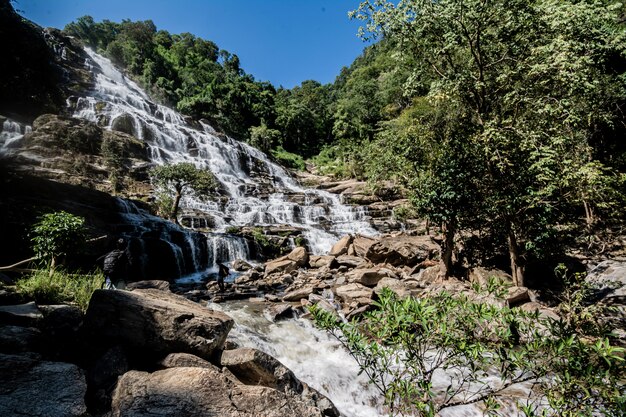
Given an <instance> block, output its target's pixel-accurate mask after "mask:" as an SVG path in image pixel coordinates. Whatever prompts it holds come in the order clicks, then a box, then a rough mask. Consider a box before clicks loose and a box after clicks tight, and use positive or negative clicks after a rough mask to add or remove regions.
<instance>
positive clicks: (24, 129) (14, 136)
mask: <svg viewBox="0 0 626 417" xmlns="http://www.w3.org/2000/svg"><path fill="white" fill-rule="evenodd" d="M31 130H32V128H31V127H30V126H28V125H23V124H21V123H18V122H16V121H14V120H11V119H6V120H5V121H4V122H3V123H2V129H0V154H2V153H7V152H10V149H11V148H13V147H15V146H19V141H20V139H22V138H23V137H24V135H25V134H27V133H30V132H31Z"/></svg>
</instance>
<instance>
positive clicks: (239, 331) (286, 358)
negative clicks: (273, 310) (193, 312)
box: [210, 303, 386, 417]
mask: <svg viewBox="0 0 626 417" xmlns="http://www.w3.org/2000/svg"><path fill="white" fill-rule="evenodd" d="M210 307H211V308H212V309H215V310H222V311H225V312H227V313H228V315H229V316H231V317H232V318H233V319H234V320H235V322H236V324H235V327H234V328H233V330H231V332H230V334H229V338H230V339H231V340H233V341H235V342H236V343H237V344H239V345H240V346H242V347H253V348H256V349H259V350H261V351H263V352H265V353H268V354H269V355H271V356H273V357H275V358H276V359H278V360H279V361H280V362H281V363H282V364H283V365H285V366H287V367H288V368H289V369H291V370H292V371H293V373H294V374H295V375H296V376H297V377H298V379H300V380H301V381H303V382H306V383H307V384H309V385H310V386H311V387H313V388H315V389H316V390H318V391H319V392H321V393H322V394H324V395H326V396H327V397H328V398H330V399H331V401H332V402H333V404H335V406H336V407H337V409H338V410H339V411H340V412H341V413H342V414H343V415H344V416H346V417H382V416H386V414H385V413H384V412H383V411H382V409H381V408H380V407H379V406H378V405H377V403H378V402H379V401H378V400H379V399H380V394H378V392H377V391H376V389H375V388H374V387H373V386H372V385H370V384H368V381H367V378H366V376H365V375H364V374H361V375H358V373H359V367H358V365H357V363H356V362H355V361H354V359H353V358H352V357H351V356H350V355H349V354H348V353H347V352H346V351H345V350H344V349H343V348H342V346H341V345H340V344H339V342H337V341H336V340H335V339H333V338H332V336H330V335H328V334H327V333H325V332H323V331H320V330H318V329H316V328H314V327H313V326H312V325H311V323H310V322H309V321H307V320H304V319H294V320H284V321H280V322H277V323H272V322H271V321H269V320H268V319H267V318H265V316H264V315H263V312H262V308H263V307H262V306H260V305H253V304H248V303H226V304H213V303H211V304H210Z"/></svg>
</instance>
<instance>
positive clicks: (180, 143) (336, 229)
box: [73, 49, 376, 260]
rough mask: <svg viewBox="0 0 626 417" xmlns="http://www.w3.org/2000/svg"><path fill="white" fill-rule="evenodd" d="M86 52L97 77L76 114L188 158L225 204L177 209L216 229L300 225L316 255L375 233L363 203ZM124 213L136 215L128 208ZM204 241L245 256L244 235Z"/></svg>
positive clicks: (155, 156) (167, 157) (175, 157)
mask: <svg viewBox="0 0 626 417" xmlns="http://www.w3.org/2000/svg"><path fill="white" fill-rule="evenodd" d="M86 51H87V54H88V56H89V58H88V59H87V62H86V66H87V67H88V68H89V69H90V70H91V71H93V72H94V73H95V80H96V82H95V86H94V89H93V91H91V92H90V93H89V94H88V95H87V96H85V97H81V98H79V99H78V100H77V101H76V105H75V107H74V109H73V116H74V117H77V118H81V119H86V120H90V121H92V122H96V123H100V124H103V123H104V124H105V127H106V128H108V129H113V130H121V131H124V132H126V133H130V134H133V135H134V136H136V137H137V138H139V139H141V140H143V141H144V142H145V143H146V145H147V147H148V154H149V155H150V158H151V161H152V162H153V163H155V164H174V163H179V162H190V163H192V164H194V165H195V166H196V167H198V168H202V169H207V170H210V171H211V172H212V173H213V174H214V175H215V177H216V178H217V180H218V181H219V182H220V185H221V188H222V189H223V190H225V192H226V193H227V200H226V202H219V203H218V202H215V201H203V200H200V199H198V198H195V197H194V196H185V198H183V200H182V201H181V209H182V210H181V211H184V210H193V212H195V213H202V216H206V217H207V218H210V219H211V225H212V229H213V231H214V232H217V233H218V234H219V233H222V234H223V233H224V232H226V230H227V228H229V227H232V226H271V225H288V226H291V227H295V228H298V229H300V230H302V232H303V235H304V236H305V237H306V238H307V240H308V242H309V245H310V249H311V251H312V252H313V253H315V254H320V253H323V252H325V251H328V250H329V249H330V247H331V245H332V244H333V243H334V242H335V241H336V240H337V238H338V237H339V236H341V235H343V234H346V233H361V234H365V235H373V234H376V232H375V230H374V229H373V228H372V227H371V226H370V225H369V223H368V222H367V214H366V213H365V211H364V210H363V209H354V208H352V207H349V206H346V205H343V204H341V202H340V200H339V198H338V197H337V196H336V195H333V194H330V193H328V192H326V191H320V190H312V189H306V188H303V187H301V186H300V185H299V184H298V183H297V182H296V181H295V180H294V179H293V178H292V177H291V176H290V175H289V173H288V172H287V171H286V170H285V169H284V168H282V167H280V166H279V165H277V164H275V163H273V162H272V161H270V160H269V158H268V157H267V155H265V154H264V153H263V152H261V151H259V150H258V149H256V148H253V147H251V146H249V145H247V144H245V143H242V142H239V141H236V140H234V139H232V138H230V137H226V136H224V135H218V134H217V133H216V131H215V130H214V129H213V128H212V127H211V126H209V125H207V124H206V123H203V122H198V123H191V122H190V123H188V122H187V121H186V120H185V118H184V117H183V116H182V115H181V114H179V113H178V112H176V111H174V110H172V109H170V108H168V107H165V106H162V105H160V104H156V103H153V102H152V101H150V99H149V97H148V95H147V94H146V93H145V92H144V91H143V90H142V89H141V88H140V87H139V86H138V85H137V84H136V83H134V82H133V81H132V80H130V79H129V78H127V77H126V76H125V75H124V74H122V73H121V72H120V71H118V70H117V69H116V68H115V67H114V66H113V65H112V63H111V62H110V61H109V60H108V59H106V58H104V57H102V56H100V55H98V54H97V53H95V52H93V51H91V50H89V49H87V50H86ZM294 196H303V198H295V197H294ZM125 215H126V216H128V217H130V216H134V215H135V214H133V213H129V212H127V211H126V212H125ZM134 220H137V218H136V217H135V218H134ZM208 239H209V247H211V246H213V254H214V256H213V258H214V259H216V258H215V257H216V256H217V257H218V258H219V259H225V260H229V259H234V258H235V257H244V256H249V253H250V251H249V250H248V249H247V243H246V244H244V243H243V242H241V239H239V240H237V239H235V237H233V236H230V235H221V236H209V237H208ZM226 241H228V243H227V242H226ZM221 256H225V257H226V258H221Z"/></svg>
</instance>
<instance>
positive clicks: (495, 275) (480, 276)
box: [468, 266, 513, 288]
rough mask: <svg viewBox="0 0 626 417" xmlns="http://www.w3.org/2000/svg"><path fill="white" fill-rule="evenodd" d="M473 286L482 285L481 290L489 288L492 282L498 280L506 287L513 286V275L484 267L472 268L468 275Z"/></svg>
mask: <svg viewBox="0 0 626 417" xmlns="http://www.w3.org/2000/svg"><path fill="white" fill-rule="evenodd" d="M468 278H469V281H470V282H471V283H472V284H478V285H480V288H487V285H488V284H489V281H490V280H496V281H497V282H499V283H501V284H504V285H513V278H512V277H511V274H507V273H506V272H504V271H501V270H499V269H488V268H483V267H480V266H479V267H476V268H472V269H471V270H470V271H469V275H468Z"/></svg>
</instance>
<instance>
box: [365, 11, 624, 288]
mask: <svg viewBox="0 0 626 417" xmlns="http://www.w3.org/2000/svg"><path fill="white" fill-rule="evenodd" d="M353 16H355V17H357V18H359V19H362V20H364V21H365V22H366V27H365V28H364V29H363V30H362V34H363V35H364V36H368V32H369V34H371V35H372V36H374V37H376V36H384V37H396V38H397V39H399V42H401V43H402V44H403V45H404V46H403V48H404V51H405V52H406V53H407V54H409V55H411V59H412V60H413V62H414V68H413V74H412V77H411V79H412V80H414V81H415V83H414V84H416V85H425V86H428V92H427V94H426V97H427V98H428V99H429V100H430V102H431V103H432V105H433V106H435V107H443V108H452V109H459V110H460V111H459V112H457V115H458V118H457V120H456V122H455V124H454V130H453V131H451V132H450V134H447V136H446V138H445V141H444V142H445V143H448V144H452V143H453V142H461V143H462V145H454V147H453V148H454V149H468V147H469V148H473V149H475V150H479V151H480V154H477V153H475V152H472V153H473V154H474V155H480V160H479V161H476V160H475V159H472V161H473V163H476V162H478V163H479V164H480V165H481V166H482V167H484V170H482V171H481V172H480V174H481V178H480V184H479V185H480V187H479V188H476V189H475V191H476V192H477V195H476V197H477V198H478V199H479V200H481V201H482V202H483V206H482V208H480V211H479V212H478V214H479V217H482V219H483V220H484V221H483V222H482V225H481V227H482V228H484V229H486V230H487V234H488V235H490V236H493V238H494V239H498V240H501V241H503V242H506V246H507V251H508V254H509V258H510V261H511V273H512V275H513V278H514V281H515V283H516V284H518V285H524V279H525V267H526V264H527V263H528V260H529V258H530V257H531V256H534V257H541V256H545V255H546V254H547V253H548V252H547V247H544V246H545V245H546V244H547V242H550V241H551V239H550V238H549V237H550V236H549V235H555V234H557V233H558V227H557V226H558V223H559V222H560V221H562V220H563V219H564V217H563V216H564V215H571V214H572V210H571V207H572V204H573V202H574V201H575V200H577V201H581V200H582V201H583V203H584V204H583V205H585V204H586V205H589V201H588V200H589V198H588V197H586V196H589V195H591V193H589V192H584V196H585V197H583V194H582V193H580V192H578V193H577V192H575V191H574V190H572V189H568V184H570V185H571V184H572V182H571V178H572V176H571V175H572V173H573V172H578V171H579V169H582V167H584V166H586V165H587V164H588V163H589V162H591V160H590V159H589V157H590V155H591V154H592V153H591V152H590V151H589V150H590V141H591V138H592V137H593V135H594V134H595V132H596V131H597V130H598V126H609V125H611V124H612V123H613V124H614V123H615V122H616V120H618V119H619V118H620V117H621V120H623V115H622V114H621V111H620V108H619V107H618V106H616V103H619V102H621V101H623V97H624V94H625V93H626V88H625V85H624V77H623V75H622V74H623V70H619V69H617V68H615V66H614V65H613V66H611V65H610V63H611V62H613V61H616V60H617V61H620V60H623V58H624V56H625V51H624V48H623V39H624V31H623V28H620V27H618V23H617V22H618V21H619V19H618V18H619V10H618V8H616V7H614V6H610V5H607V4H606V3H605V2H600V1H595V2H591V1H555V0H533V1H526V0H514V1H504V0H498V1H493V2H485V1H482V0H463V1H456V0H454V1H453V0H443V1H437V2H433V1H430V0H413V1H403V2H399V3H397V4H395V2H390V1H384V0H377V1H365V2H363V3H361V5H360V7H359V9H358V10H357V11H355V12H354V13H353ZM615 57H619V58H615ZM438 142H439V143H441V140H438ZM456 155H458V156H460V157H461V159H459V160H458V161H457V162H456V163H455V162H452V161H451V162H450V163H451V164H452V165H456V166H457V168H456V169H457V172H463V171H465V170H467V169H468V168H470V167H469V166H468V165H467V164H466V162H467V161H469V160H465V161H464V159H463V158H465V156H464V155H467V152H460V153H451V154H449V155H447V156H446V157H447V158H452V159H454V158H456ZM566 161H567V162H566ZM564 162H566V163H564ZM444 172H445V171H444ZM596 172H597V173H599V172H603V171H602V170H599V171H598V170H596ZM437 179H440V178H439V177H437ZM433 184H435V182H433ZM446 190H447V188H446V187H444V189H443V192H446ZM432 191H434V192H437V190H434V189H433V190H432ZM581 191H582V190H581ZM438 201H439V199H434V200H432V202H434V203H435V204H434V205H433V204H430V205H426V206H425V208H427V209H429V210H430V211H431V212H434V213H436V212H437V211H438V210H439V209H440V208H441V207H442V206H439V209H438V205H437V202H438ZM585 201H586V202H585ZM592 204H593V203H592ZM459 208H460V207H458V206H457V207H452V209H453V210H454V213H453V214H454V215H453V216H452V217H453V218H458V217H459V216H458V214H459V213H458V211H457V210H458V209H459ZM461 209H463V210H464V208H461ZM445 210H446V211H449V208H445ZM439 214H441V215H444V214H446V213H443V212H441V213H439ZM448 217H450V216H449V215H448ZM475 226H476V225H474V227H475Z"/></svg>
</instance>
